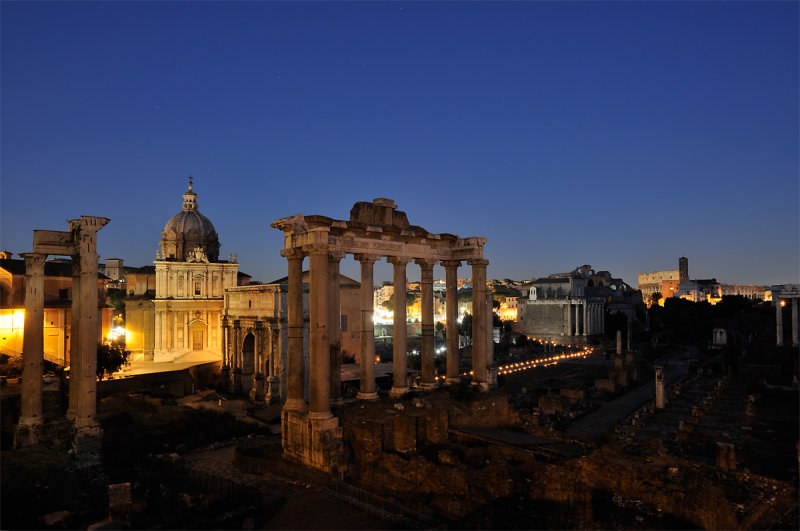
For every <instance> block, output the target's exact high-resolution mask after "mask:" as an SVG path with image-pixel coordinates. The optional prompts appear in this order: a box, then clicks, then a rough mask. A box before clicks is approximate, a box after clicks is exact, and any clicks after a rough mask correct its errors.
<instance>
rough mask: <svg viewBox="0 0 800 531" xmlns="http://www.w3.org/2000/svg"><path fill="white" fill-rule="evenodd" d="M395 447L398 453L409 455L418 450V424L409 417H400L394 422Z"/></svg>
mask: <svg viewBox="0 0 800 531" xmlns="http://www.w3.org/2000/svg"><path fill="white" fill-rule="evenodd" d="M392 428H393V429H392V431H393V432H394V433H393V435H394V437H393V441H392V443H393V445H392V447H393V448H394V450H395V451H396V452H400V453H408V452H413V451H415V450H416V449H417V422H416V419H415V418H414V417H412V416H409V415H398V416H396V417H395V418H394V419H393V420H392Z"/></svg>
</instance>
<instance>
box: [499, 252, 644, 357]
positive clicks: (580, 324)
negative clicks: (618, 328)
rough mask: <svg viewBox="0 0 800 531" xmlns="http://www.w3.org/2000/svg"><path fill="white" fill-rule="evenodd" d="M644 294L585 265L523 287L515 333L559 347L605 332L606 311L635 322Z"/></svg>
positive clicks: (609, 275) (606, 273) (607, 274)
mask: <svg viewBox="0 0 800 531" xmlns="http://www.w3.org/2000/svg"><path fill="white" fill-rule="evenodd" d="M641 304H642V302H641V293H640V292H639V291H638V290H636V289H634V288H632V287H630V286H629V285H628V284H626V283H625V282H623V281H622V280H621V279H617V278H614V277H612V276H611V274H610V273H609V272H608V271H601V272H599V273H596V272H595V271H594V270H593V269H592V268H591V266H589V265H584V266H581V267H579V268H576V269H575V270H574V271H571V272H569V273H556V274H553V275H549V276H548V277H544V278H539V279H537V280H534V281H533V282H531V283H529V284H527V285H524V286H523V287H522V296H521V297H520V298H519V300H518V304H517V321H516V323H514V330H515V331H517V332H520V333H523V334H526V335H528V336H532V337H536V338H545V339H549V340H554V341H557V342H560V343H566V342H580V341H583V340H585V339H586V338H587V337H589V336H593V335H598V334H603V333H604V332H605V312H606V310H608V311H612V312H618V313H624V314H625V315H627V316H628V317H629V318H635V316H636V307H637V306H639V305H641Z"/></svg>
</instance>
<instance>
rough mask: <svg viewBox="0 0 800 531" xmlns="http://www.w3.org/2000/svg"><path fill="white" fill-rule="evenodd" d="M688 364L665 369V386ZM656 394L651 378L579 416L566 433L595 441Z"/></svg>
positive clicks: (681, 372) (677, 376)
mask: <svg viewBox="0 0 800 531" xmlns="http://www.w3.org/2000/svg"><path fill="white" fill-rule="evenodd" d="M685 368H686V365H685V364H683V363H681V364H676V363H675V362H672V363H671V364H670V365H669V366H667V367H665V369H664V384H665V385H664V386H665V387H668V386H669V385H670V384H671V383H673V382H675V381H676V380H677V379H678V378H680V376H681V374H683V371H684V369H685ZM655 394H656V387H655V380H654V379H651V380H649V381H648V382H647V383H645V384H643V385H640V386H639V387H637V388H636V389H633V390H632V391H629V392H627V393H625V394H624V395H622V396H621V397H619V398H617V399H615V400H612V401H611V402H608V403H606V404H604V405H602V406H600V408H599V409H596V410H595V411H593V412H591V413H589V414H588V415H586V416H584V417H581V418H579V419H578V420H576V421H575V422H573V423H572V424H570V425H569V426H567V429H566V430H564V433H565V434H567V435H569V436H571V437H576V438H578V439H582V440H584V441H593V440H595V439H596V438H597V437H598V436H599V435H600V434H601V433H603V432H604V431H606V430H609V429H611V428H612V427H614V426H615V425H616V424H618V423H619V422H622V421H623V420H625V418H626V417H627V416H628V415H630V414H631V413H633V412H634V411H636V410H637V409H639V408H640V407H641V406H642V405H643V404H645V403H646V402H647V401H648V400H650V399H651V398H652V397H653V396H654V395H655Z"/></svg>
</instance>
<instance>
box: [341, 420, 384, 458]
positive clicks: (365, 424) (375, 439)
mask: <svg viewBox="0 0 800 531" xmlns="http://www.w3.org/2000/svg"><path fill="white" fill-rule="evenodd" d="M349 429H350V430H351V433H350V435H349V436H348V439H349V441H350V446H351V447H352V448H353V453H354V454H355V456H356V459H357V460H359V461H363V462H366V463H370V462H373V461H376V460H377V459H378V458H379V457H380V455H381V451H382V450H383V427H382V426H381V424H380V423H377V422H370V421H361V422H357V423H354V424H352V426H349Z"/></svg>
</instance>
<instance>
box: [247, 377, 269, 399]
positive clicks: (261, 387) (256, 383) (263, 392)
mask: <svg viewBox="0 0 800 531" xmlns="http://www.w3.org/2000/svg"><path fill="white" fill-rule="evenodd" d="M266 384H267V382H266V379H265V378H264V375H263V374H261V373H258V374H256V375H255V377H254V378H253V387H252V389H250V400H252V401H254V402H263V401H264V399H265V398H266V396H267V389H266Z"/></svg>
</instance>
